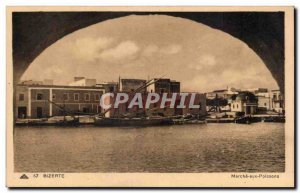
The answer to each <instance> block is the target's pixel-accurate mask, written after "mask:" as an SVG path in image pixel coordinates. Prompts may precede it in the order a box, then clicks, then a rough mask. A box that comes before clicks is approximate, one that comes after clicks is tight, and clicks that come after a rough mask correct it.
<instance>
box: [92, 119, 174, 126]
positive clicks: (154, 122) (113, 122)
mask: <svg viewBox="0 0 300 193" xmlns="http://www.w3.org/2000/svg"><path fill="white" fill-rule="evenodd" d="M94 124H95V125H96V126H159V125H172V124H173V121H172V119H171V118H168V117H143V118H107V117H95V122H94Z"/></svg>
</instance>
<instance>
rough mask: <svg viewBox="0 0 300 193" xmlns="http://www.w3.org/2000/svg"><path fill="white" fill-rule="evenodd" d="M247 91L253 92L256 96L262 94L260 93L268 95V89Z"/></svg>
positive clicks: (250, 89)
mask: <svg viewBox="0 0 300 193" xmlns="http://www.w3.org/2000/svg"><path fill="white" fill-rule="evenodd" d="M245 91H248V92H251V93H253V94H255V95H256V94H260V93H268V89H267V88H249V89H246V90H245Z"/></svg>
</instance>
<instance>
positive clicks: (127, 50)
mask: <svg viewBox="0 0 300 193" xmlns="http://www.w3.org/2000/svg"><path fill="white" fill-rule="evenodd" d="M139 50H140V48H139V47H138V46H137V44H136V43H135V42H134V41H123V42H121V43H120V44H118V45H117V46H116V47H114V48H110V49H107V50H104V51H103V52H102V53H101V54H100V55H99V58H100V59H102V60H115V59H133V58H135V57H136V54H137V53H138V52H139Z"/></svg>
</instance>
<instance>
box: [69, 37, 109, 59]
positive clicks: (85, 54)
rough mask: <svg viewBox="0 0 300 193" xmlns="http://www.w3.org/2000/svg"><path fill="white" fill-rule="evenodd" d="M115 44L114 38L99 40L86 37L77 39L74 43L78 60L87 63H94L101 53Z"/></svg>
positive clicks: (101, 38) (100, 38)
mask: <svg viewBox="0 0 300 193" xmlns="http://www.w3.org/2000/svg"><path fill="white" fill-rule="evenodd" d="M112 42H113V39H112V38H108V37H99V38H90V37H84V38H80V39H77V40H76V41H75V42H74V44H75V45H74V47H73V48H74V52H75V54H74V55H75V56H76V57H77V58H78V59H82V60H86V61H94V60H95V59H96V58H97V56H98V55H99V53H100V52H101V51H102V50H103V49H105V48H107V47H109V46H110V45H111V43H112Z"/></svg>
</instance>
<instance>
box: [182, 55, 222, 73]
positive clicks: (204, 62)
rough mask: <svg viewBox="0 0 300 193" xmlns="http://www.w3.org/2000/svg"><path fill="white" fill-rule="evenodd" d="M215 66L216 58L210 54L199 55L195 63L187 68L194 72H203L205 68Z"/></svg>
mask: <svg viewBox="0 0 300 193" xmlns="http://www.w3.org/2000/svg"><path fill="white" fill-rule="evenodd" d="M216 64H217V60H216V57H215V56H214V55H211V54H203V55H201V56H200V57H199V58H198V60H197V62H195V63H191V64H189V65H188V67H189V68H191V69H195V70H203V69H205V68H209V67H214V66H216Z"/></svg>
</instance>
